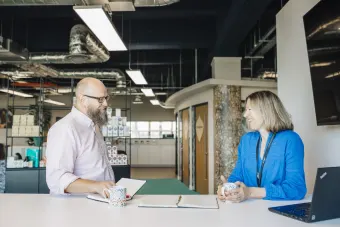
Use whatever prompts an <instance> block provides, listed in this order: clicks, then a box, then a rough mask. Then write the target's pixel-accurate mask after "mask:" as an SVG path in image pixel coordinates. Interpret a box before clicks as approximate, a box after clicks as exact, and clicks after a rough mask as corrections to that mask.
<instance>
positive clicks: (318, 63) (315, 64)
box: [311, 61, 335, 68]
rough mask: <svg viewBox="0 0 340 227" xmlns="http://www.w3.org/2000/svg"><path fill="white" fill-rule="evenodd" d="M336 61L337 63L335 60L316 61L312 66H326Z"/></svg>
mask: <svg viewBox="0 0 340 227" xmlns="http://www.w3.org/2000/svg"><path fill="white" fill-rule="evenodd" d="M334 63H335V62H334V61H330V62H315V63H313V64H311V67H312V68H314V67H325V66H329V65H332V64H334Z"/></svg>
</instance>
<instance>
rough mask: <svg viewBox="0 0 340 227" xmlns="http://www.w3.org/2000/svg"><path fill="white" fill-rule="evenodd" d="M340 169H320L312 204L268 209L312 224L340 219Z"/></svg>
mask: <svg viewBox="0 0 340 227" xmlns="http://www.w3.org/2000/svg"><path fill="white" fill-rule="evenodd" d="M339 204H340V167H327V168H318V170H317V174H316V179H315V185H314V193H313V197H312V201H311V202H310V203H299V204H293V205H286V206H277V207H270V208H268V209H269V211H271V212H274V213H276V214H280V215H284V216H286V217H290V218H293V219H296V220H299V221H303V222H307V223H311V222H318V221H324V220H330V219H335V218H340V209H339Z"/></svg>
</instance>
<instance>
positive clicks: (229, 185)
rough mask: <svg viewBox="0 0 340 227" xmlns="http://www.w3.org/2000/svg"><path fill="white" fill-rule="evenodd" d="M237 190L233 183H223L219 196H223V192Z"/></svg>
mask: <svg viewBox="0 0 340 227" xmlns="http://www.w3.org/2000/svg"><path fill="white" fill-rule="evenodd" d="M236 188H237V185H236V184H234V183H224V184H223V185H222V187H221V194H222V195H224V194H225V192H227V191H231V190H234V189H236Z"/></svg>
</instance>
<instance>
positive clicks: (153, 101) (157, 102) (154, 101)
mask: <svg viewBox="0 0 340 227" xmlns="http://www.w3.org/2000/svg"><path fill="white" fill-rule="evenodd" d="M150 102H151V103H152V105H154V106H156V105H159V104H160V103H159V101H158V100H157V99H152V100H150Z"/></svg>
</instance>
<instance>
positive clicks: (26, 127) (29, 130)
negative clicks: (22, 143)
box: [24, 126, 32, 136]
mask: <svg viewBox="0 0 340 227" xmlns="http://www.w3.org/2000/svg"><path fill="white" fill-rule="evenodd" d="M24 127H25V135H26V136H32V135H31V134H32V126H24Z"/></svg>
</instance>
